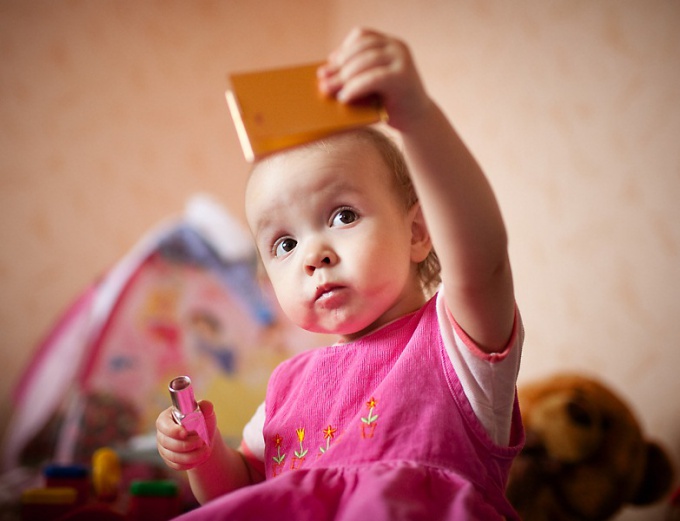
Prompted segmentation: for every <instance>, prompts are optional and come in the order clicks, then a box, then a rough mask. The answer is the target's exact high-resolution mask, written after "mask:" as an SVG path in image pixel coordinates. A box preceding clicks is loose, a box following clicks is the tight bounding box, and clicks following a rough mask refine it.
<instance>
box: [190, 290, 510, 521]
mask: <svg viewBox="0 0 680 521" xmlns="http://www.w3.org/2000/svg"><path fill="white" fill-rule="evenodd" d="M265 408H266V421H265V425H264V431H263V432H264V437H265V444H266V445H265V471H266V477H267V479H266V481H264V482H263V483H261V484H258V485H254V486H250V487H246V488H243V489H240V490H238V491H236V492H233V493H231V494H227V495H226V496H223V497H221V498H218V499H216V500H214V501H212V502H210V503H208V504H206V505H204V506H203V507H201V508H200V509H198V510H196V511H194V512H191V513H189V514H188V515H187V516H186V519H187V520H189V519H191V520H194V519H195V520H199V519H200V520H213V519H214V520H217V519H220V520H221V519H229V520H232V519H239V520H240V519H243V520H246V519H247V520H252V519H286V520H287V519H294V520H306V519H309V520H312V519H313V520H331V519H333V520H348V521H356V520H363V519H367V520H371V521H380V520H402V519H403V520H409V521H410V520H420V519H422V520H427V521H433V520H438V519H451V520H453V519H456V520H466V519H475V520H485V521H486V520H494V519H518V517H517V514H516V513H515V511H514V510H513V509H512V507H511V506H510V504H509V502H508V501H507V499H506V498H505V494H504V490H505V484H506V480H507V476H508V471H509V468H510V464H511V463H512V459H513V458H514V456H515V455H516V454H517V453H518V452H519V450H520V448H521V444H522V441H523V430H522V425H521V420H520V416H519V409H518V407H517V402H516V399H515V406H514V411H513V422H512V427H511V434H510V444H509V446H499V445H496V444H494V442H493V441H492V440H491V438H490V437H489V435H488V434H487V432H486V430H485V429H484V427H483V425H482V424H481V423H480V421H479V420H478V418H477V416H476V415H475V413H474V411H473V410H472V407H471V406H470V404H469V402H468V400H467V398H466V396H465V393H464V391H463V389H462V386H461V384H460V381H459V380H458V378H457V376H456V374H455V372H454V370H453V366H452V365H451V361H450V359H449V357H448V356H447V354H446V352H445V348H444V344H443V341H442V337H441V333H440V330H439V326H438V323H437V313H436V309H435V299H432V300H431V301H430V302H429V303H428V304H426V305H425V306H424V307H423V308H422V309H421V310H419V311H418V312H416V313H414V314H411V315H408V316H405V317H402V318H400V319H399V320H397V321H395V322H393V323H391V324H389V325H387V326H385V327H384V328H382V329H380V330H378V331H376V332H374V333H373V334H370V335H368V336H366V337H364V338H362V339H360V340H358V341H356V342H353V343H350V344H342V345H337V346H332V347H328V348H324V349H319V350H313V351H309V352H305V353H302V354H301V355H299V356H297V357H295V358H292V359H291V360H288V361H286V362H284V363H283V364H282V365H281V366H280V367H278V368H277V369H276V370H275V371H274V373H273V375H272V378H271V381H270V383H269V387H268V390H267V399H266V405H265ZM183 519H184V518H183Z"/></svg>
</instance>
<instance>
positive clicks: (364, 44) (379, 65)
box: [318, 29, 432, 130]
mask: <svg viewBox="0 0 680 521" xmlns="http://www.w3.org/2000/svg"><path fill="white" fill-rule="evenodd" d="M318 78H319V88H320V90H321V91H322V92H323V93H324V94H326V95H328V96H335V97H336V98H337V99H338V100H339V101H341V102H343V103H351V102H354V101H359V100H361V99H363V98H367V97H369V96H371V95H378V96H380V98H381V100H382V103H383V106H384V108H385V110H386V111H387V114H388V116H389V124H390V125H391V126H392V127H394V128H396V129H398V130H405V128H406V127H407V126H408V125H409V123H410V122H411V121H414V120H417V119H418V118H419V117H420V116H422V115H424V114H426V113H427V110H428V109H429V108H430V107H431V106H432V101H431V100H430V98H429V96H428V95H427V93H426V92H425V88H424V86H423V84H422V82H421V80H420V76H419V75H418V72H417V70H416V68H415V64H414V62H413V58H412V57H411V53H410V51H409V49H408V47H407V46H406V44H404V43H403V42H402V41H400V40H398V39H396V38H392V37H390V36H387V35H384V34H382V33H379V32H376V31H372V30H368V29H354V30H353V31H351V32H350V34H349V35H348V36H347V37H346V38H345V40H344V41H343V42H342V44H341V45H340V47H338V48H337V49H336V50H335V51H334V52H332V53H331V55H330V56H329V58H328V61H327V63H326V64H324V65H323V66H322V67H320V68H319V71H318Z"/></svg>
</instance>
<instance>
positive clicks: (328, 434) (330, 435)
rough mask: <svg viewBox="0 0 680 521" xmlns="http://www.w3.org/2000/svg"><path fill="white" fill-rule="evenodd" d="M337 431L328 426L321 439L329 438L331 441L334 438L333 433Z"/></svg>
mask: <svg viewBox="0 0 680 521" xmlns="http://www.w3.org/2000/svg"><path fill="white" fill-rule="evenodd" d="M337 430H338V429H337V428H335V429H334V428H333V427H332V426H330V425H329V426H328V427H326V428H325V429H324V430H323V437H324V439H326V440H327V439H329V438H331V439H333V438H335V432H336V431H337Z"/></svg>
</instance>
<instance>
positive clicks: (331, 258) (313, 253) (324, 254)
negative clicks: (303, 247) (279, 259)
mask: <svg viewBox="0 0 680 521" xmlns="http://www.w3.org/2000/svg"><path fill="white" fill-rule="evenodd" d="M337 262H338V256H337V255H336V254H335V252H334V251H333V250H332V249H330V248H326V247H320V248H314V249H311V250H310V251H309V252H308V253H307V256H306V257H305V271H306V272H307V274H308V275H312V274H313V273H314V272H315V271H316V270H317V269H318V268H324V267H330V266H333V265H334V264H336V263H337Z"/></svg>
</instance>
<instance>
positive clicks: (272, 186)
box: [246, 135, 424, 340]
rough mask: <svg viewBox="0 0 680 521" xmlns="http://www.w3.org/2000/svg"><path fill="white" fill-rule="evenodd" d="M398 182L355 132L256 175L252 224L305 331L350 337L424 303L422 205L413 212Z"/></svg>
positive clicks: (250, 192)
mask: <svg viewBox="0 0 680 521" xmlns="http://www.w3.org/2000/svg"><path fill="white" fill-rule="evenodd" d="M391 175H392V174H391V173H390V172H389V170H388V168H387V166H386V164H385V163H384V161H383V160H382V158H381V157H380V155H379V153H378V152H377V151H376V150H375V149H374V148H373V147H372V146H371V145H370V144H367V143H363V142H359V141H357V140H356V139H354V138H352V137H351V135H344V136H340V137H336V138H334V139H333V140H331V141H330V143H329V144H328V146H324V147H322V146H311V147H306V148H299V149H294V150H292V151H289V152H285V153H282V154H278V155H276V156H274V157H272V158H270V159H268V160H266V161H264V162H262V163H260V164H259V165H257V167H256V168H255V170H254V171H253V173H252V175H251V178H250V180H249V182H248V187H247V191H246V214H247V219H248V224H249V226H250V228H251V230H252V232H253V235H254V237H255V241H256V244H257V248H258V250H259V252H260V255H261V257H262V261H263V263H264V267H265V269H266V271H267V274H268V275H269V278H270V279H271V282H272V285H273V287H274V291H275V293H276V296H277V298H278V300H279V303H280V304H281V307H282V308H283V310H284V312H285V313H286V315H287V316H288V317H289V318H290V319H291V320H292V321H293V322H295V323H296V324H298V325H299V326H301V327H303V328H305V329H307V330H309V331H315V332H323V333H336V334H339V335H340V336H341V339H344V340H351V339H353V338H356V337H358V336H361V335H363V334H366V333H368V332H370V331H372V330H374V329H376V328H377V327H380V326H382V325H384V324H386V323H388V322H390V321H391V320H394V319H395V318H398V317H399V316H401V315H403V314H406V313H409V312H411V311H414V310H415V309H418V308H419V307H420V306H421V305H422V303H423V300H424V297H423V293H422V290H421V287H420V282H419V280H418V276H417V270H416V265H417V260H416V261H415V262H414V259H413V258H412V257H413V256H414V255H413V254H412V246H411V242H412V222H413V217H414V214H415V212H416V211H417V207H416V206H414V207H413V208H412V209H410V210H407V209H405V208H404V205H403V204H402V203H400V201H399V198H398V197H397V194H396V191H395V188H394V187H393V184H392V180H391ZM418 260H420V259H418Z"/></svg>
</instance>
